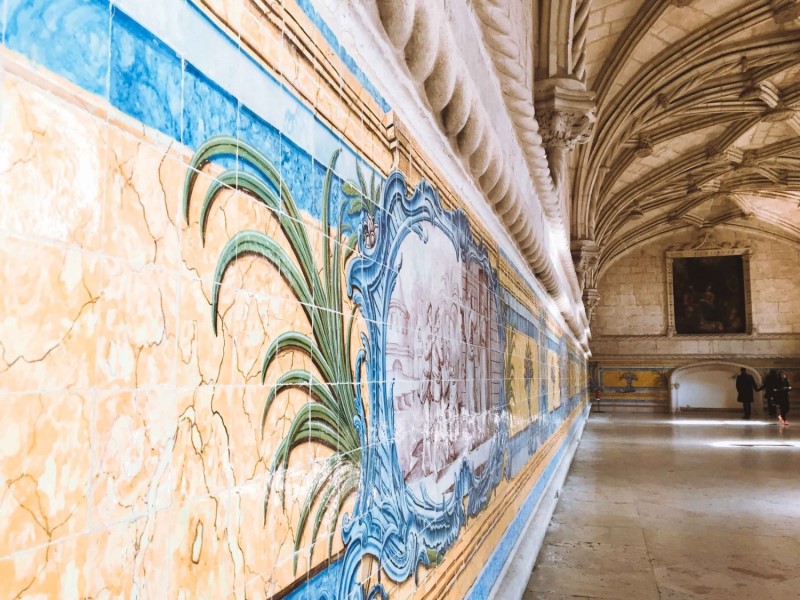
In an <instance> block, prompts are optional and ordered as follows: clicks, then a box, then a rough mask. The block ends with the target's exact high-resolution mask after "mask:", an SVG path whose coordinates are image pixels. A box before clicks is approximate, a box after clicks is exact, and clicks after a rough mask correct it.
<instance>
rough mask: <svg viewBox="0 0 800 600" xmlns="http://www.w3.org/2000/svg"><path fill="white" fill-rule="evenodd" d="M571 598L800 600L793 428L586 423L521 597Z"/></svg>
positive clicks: (600, 417) (798, 437)
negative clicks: (523, 594)
mask: <svg viewBox="0 0 800 600" xmlns="http://www.w3.org/2000/svg"><path fill="white" fill-rule="evenodd" d="M797 416H798V418H799V419H800V415H797ZM790 418H791V415H790ZM575 598H582V599H587V598H589V599H591V598H614V599H620V600H628V599H631V600H649V599H651V598H652V599H659V598H660V599H664V600H666V599H669V600H684V599H688V598H712V599H719V600H723V599H724V600H735V599H747V600H762V599H763V600H783V599H786V600H789V599H792V600H797V599H800V420H798V421H797V424H796V425H794V424H792V425H790V426H789V427H786V428H785V429H783V430H781V428H780V427H779V425H778V424H777V423H774V422H771V421H769V422H768V421H759V420H753V421H743V420H739V419H733V418H729V417H711V418H708V417H699V416H691V417H682V416H680V415H678V416H675V417H671V416H667V415H664V416H660V415H658V416H653V415H649V416H637V415H620V414H615V415H604V414H592V415H591V417H590V419H589V422H588V423H587V425H586V430H585V432H584V434H583V439H582V440H581V442H580V445H579V446H578V450H577V453H576V455H575V460H574V462H573V464H572V467H571V470H570V472H569V475H568V477H567V480H566V483H565V484H564V488H563V490H562V491H561V494H560V499H559V502H558V505H557V507H556V511H555V513H554V515H553V519H552V521H551V523H550V527H549V529H548V531H547V535H546V537H545V539H544V544H543V546H542V549H541V551H540V553H539V558H538V560H537V562H536V566H535V567H534V570H533V573H532V574H531V578H530V580H529V582H528V589H527V592H526V594H525V596H524V599H525V600H534V599H535V600H567V599H575Z"/></svg>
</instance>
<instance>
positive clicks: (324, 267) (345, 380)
mask: <svg viewBox="0 0 800 600" xmlns="http://www.w3.org/2000/svg"><path fill="white" fill-rule="evenodd" d="M338 155H339V151H336V152H335V153H334V155H333V156H332V157H331V160H330V163H329V165H328V169H327V172H326V175H325V181H324V185H323V189H322V198H321V207H322V218H321V221H322V224H323V225H324V227H325V231H326V232H327V233H329V234H330V236H329V237H324V238H323V240H324V241H323V243H322V256H321V263H319V264H318V262H317V261H318V257H317V256H315V253H314V250H313V248H312V245H311V243H310V241H309V237H308V232H307V230H306V226H305V225H304V224H303V221H302V218H301V215H300V213H299V211H298V209H297V206H296V204H295V201H294V198H293V196H292V193H291V190H289V189H288V187H287V186H286V183H285V182H284V180H283V179H282V178H281V176H280V173H279V171H278V170H277V169H276V168H275V166H274V165H273V164H272V163H271V162H270V161H269V160H268V159H267V157H266V156H264V155H263V154H262V153H261V152H260V151H259V150H258V149H256V148H254V147H253V146H251V145H249V144H247V143H246V142H244V141H242V140H239V139H236V138H232V137H229V136H216V137H212V138H210V139H209V140H208V141H206V142H205V143H204V144H203V145H202V146H201V147H200V148H199V149H198V150H197V152H196V153H195V155H194V157H193V158H192V162H191V164H190V167H189V170H188V172H187V176H186V180H185V183H184V188H183V197H182V210H183V215H184V218H185V219H186V220H187V222H188V215H189V203H190V199H191V197H192V192H193V190H194V187H195V183H196V181H197V175H198V172H199V171H201V170H202V169H203V168H204V167H205V166H206V165H207V164H208V163H210V162H213V161H216V160H217V159H220V158H225V157H231V156H236V157H238V160H237V161H236V162H237V166H236V167H234V168H231V169H228V170H226V171H224V172H223V173H221V174H219V175H217V176H216V179H215V181H214V182H213V183H212V185H211V186H210V187H209V188H208V190H207V191H206V193H205V197H204V198H203V204H202V207H201V209H200V222H199V228H200V235H201V239H202V240H203V243H205V233H206V228H207V226H208V216H209V212H210V209H211V207H212V205H213V204H214V202H215V200H216V199H217V198H218V197H219V195H220V193H221V192H222V191H223V190H225V189H226V188H232V189H236V190H239V191H240V192H243V193H245V194H247V195H249V196H250V197H251V198H252V199H253V201H254V202H257V203H259V204H262V205H263V206H265V207H266V208H267V209H269V210H270V211H271V212H272V213H273V215H274V216H275V218H276V219H277V220H278V222H279V225H280V229H281V231H282V233H283V234H284V236H285V238H286V240H287V241H288V245H289V247H290V252H287V251H286V250H285V249H284V248H283V247H281V245H280V244H279V243H278V242H276V240H274V239H273V238H271V237H270V236H268V235H267V234H265V233H263V232H261V231H252V230H245V231H239V232H237V233H236V234H235V235H234V236H233V237H232V238H231V239H230V240H229V241H228V243H227V244H226V245H225V247H224V248H223V250H222V252H221V253H220V256H219V259H218V261H217V265H216V270H215V273H214V285H213V290H212V301H211V322H212V327H213V330H214V333H215V334H217V323H218V320H219V319H220V316H219V290H220V285H221V283H222V281H223V279H224V277H225V273H226V271H227V270H228V268H229V267H230V266H231V265H232V264H234V263H235V262H236V261H237V260H238V259H239V258H241V257H243V256H245V255H251V256H252V255H255V256H258V257H260V258H263V259H264V260H266V261H268V262H269V263H271V264H272V265H273V266H274V267H275V268H276V269H277V271H278V272H279V273H280V275H281V277H283V279H284V280H285V282H286V284H287V285H288V286H289V288H290V289H291V291H292V293H293V294H294V296H295V298H296V299H297V300H298V302H300V303H301V306H302V308H303V311H304V313H305V316H306V318H307V320H308V323H309V325H310V328H311V334H310V335H307V334H305V333H300V332H297V331H287V332H285V333H283V334H281V335H279V336H277V337H276V338H275V339H274V340H272V342H271V343H270V345H269V347H268V349H267V351H266V353H265V355H264V358H263V363H262V367H261V381H262V383H263V382H264V381H265V379H266V376H267V372H268V370H269V369H270V367H271V366H272V365H273V364H275V362H276V360H277V359H278V358H279V357H280V356H282V355H283V354H285V353H288V352H291V353H294V354H298V353H299V354H300V355H304V356H305V357H306V358H307V359H308V362H309V363H310V364H311V365H313V370H312V369H308V368H295V369H290V370H288V371H286V372H284V373H281V374H280V376H279V377H278V378H277V380H276V381H275V385H274V386H273V387H272V388H271V389H270V391H269V392H268V393H267V394H266V398H265V400H264V406H263V411H262V416H261V428H262V434H263V433H264V432H265V430H266V429H267V428H268V427H269V415H270V411H271V409H272V408H273V406H274V405H275V404H276V403H278V402H280V401H281V399H282V396H283V395H284V394H285V393H286V392H287V391H289V390H292V389H303V390H304V391H306V392H307V394H308V401H307V402H306V403H305V404H303V406H302V407H301V408H300V410H299V411H298V412H297V414H296V415H295V417H294V419H293V420H292V422H291V424H290V426H289V429H288V432H287V433H286V434H285V435H284V437H283V439H282V440H281V442H280V444H279V446H278V448H277V450H276V452H275V455H274V457H273V459H272V462H271V467H270V484H269V486H268V489H267V492H266V497H265V498H264V518H265V520H266V515H267V509H268V507H269V503H270V497H271V495H272V493H271V492H272V491H275V492H276V494H277V496H278V498H279V499H280V502H281V503H282V504H283V501H284V489H283V478H282V476H283V475H284V474H285V472H286V469H287V467H288V464H289V458H290V455H291V453H292V451H293V450H294V449H295V448H297V447H299V446H301V445H303V444H307V443H312V442H313V443H316V444H321V445H322V446H325V447H327V448H329V449H330V450H332V451H333V454H332V455H331V456H330V457H329V458H328V459H327V460H326V461H325V462H324V464H323V466H322V468H321V469H320V470H319V471H318V472H317V473H316V475H315V476H314V479H313V481H312V482H311V485H310V487H309V491H308V492H307V494H306V497H305V499H304V501H303V504H302V506H301V510H300V517H299V521H298V523H297V526H296V528H295V539H294V549H295V553H294V554H295V558H294V570H295V572H296V570H297V557H298V550H299V548H300V545H301V542H302V539H303V536H304V535H305V533H306V532H307V530H308V528H309V527H310V528H311V546H310V548H309V557H310V555H311V553H312V552H313V550H314V546H315V544H316V543H317V538H318V535H319V531H320V527H321V525H322V523H323V520H324V518H325V515H326V514H328V515H329V523H330V527H329V535H328V553H329V555H330V553H331V551H332V544H333V539H334V538H333V534H334V532H335V530H336V527H337V523H338V521H339V516H340V514H341V511H342V508H343V506H344V504H345V502H346V501H347V499H348V498H349V497H350V496H352V495H353V494H354V493H355V492H356V491H357V490H358V487H359V483H360V479H361V448H362V443H363V439H362V437H361V435H364V436H365V435H366V433H364V432H362V433H361V434H360V433H359V431H358V430H357V428H356V426H355V420H356V419H355V417H356V414H357V412H358V411H359V410H361V412H362V413H363V407H361V408H360V409H359V407H357V405H356V403H357V402H358V401H359V400H358V399H357V398H358V397H357V394H356V384H355V383H354V382H355V381H356V379H355V377H354V369H353V366H352V361H351V356H352V355H351V339H352V337H353V327H354V322H355V318H356V317H355V309H352V310H349V311H347V315H345V305H344V301H343V285H342V283H343V282H342V277H343V274H344V272H345V265H346V264H347V262H348V260H349V259H350V258H351V257H352V256H353V254H354V251H355V247H356V243H357V240H358V233H357V232H354V231H353V230H352V228H351V227H349V226H348V225H347V224H346V223H345V222H344V215H345V211H348V213H349V214H358V213H360V212H362V211H363V212H365V213H367V214H372V213H374V207H375V203H376V202H377V199H378V198H379V196H380V186H377V187H376V186H375V182H374V175H373V180H372V182H371V185H370V186H369V187H368V186H367V185H366V180H365V179H364V177H363V173H362V172H361V170H360V169H359V170H358V177H359V186H357V185H356V184H354V183H352V182H346V183H345V184H344V185H343V186H342V188H343V190H342V191H343V192H344V194H345V196H347V197H348V201H347V202H344V203H343V204H342V206H341V207H339V210H338V215H337V217H336V221H335V225H336V229H335V230H332V229H331V227H332V225H333V223H332V220H333V219H332V217H331V186H332V184H333V181H334V179H333V170H334V168H335V165H336V160H337V158H338ZM245 164H246V165H249V168H244V167H245ZM359 187H360V189H359ZM370 211H372V213H371V212H370ZM276 476H277V477H276Z"/></svg>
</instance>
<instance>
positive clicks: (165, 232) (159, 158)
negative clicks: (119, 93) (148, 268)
mask: <svg viewBox="0 0 800 600" xmlns="http://www.w3.org/2000/svg"><path fill="white" fill-rule="evenodd" d="M107 154H108V156H107V159H106V160H107V163H108V169H109V171H108V178H107V183H106V198H105V203H104V209H103V232H102V242H101V250H102V252H103V253H104V254H107V255H108V256H113V257H116V258H119V259H122V260H125V261H127V262H130V263H133V264H135V265H157V266H158V267H160V268H161V269H164V270H170V271H173V272H174V271H176V269H177V268H178V266H179V265H180V264H181V254H180V250H181V247H180V240H179V236H178V232H179V231H180V227H179V226H178V225H179V218H180V216H179V212H180V202H179V198H180V191H181V188H182V186H183V181H184V177H185V173H186V166H185V165H184V164H183V162H181V160H180V159H179V157H177V153H172V154H174V155H175V156H172V155H171V154H170V153H164V151H163V149H161V148H158V147H155V146H153V145H152V144H151V143H149V142H148V141H147V140H145V139H142V138H141V137H139V136H134V135H132V134H130V133H128V132H125V131H121V130H120V129H118V128H116V127H110V128H109V135H108V149H107Z"/></svg>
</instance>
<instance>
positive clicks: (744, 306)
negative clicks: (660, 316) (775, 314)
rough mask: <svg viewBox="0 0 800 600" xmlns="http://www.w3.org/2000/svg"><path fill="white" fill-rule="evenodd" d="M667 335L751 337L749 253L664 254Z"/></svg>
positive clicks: (732, 250) (736, 250)
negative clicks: (667, 312) (667, 310)
mask: <svg viewBox="0 0 800 600" xmlns="http://www.w3.org/2000/svg"><path fill="white" fill-rule="evenodd" d="M667 304H668V306H669V328H668V334H669V335H735V334H740V335H741V334H749V333H750V332H751V320H752V319H751V317H752V314H751V305H750V251H749V249H746V248H744V249H743V248H720V249H714V250H679V251H669V252H667Z"/></svg>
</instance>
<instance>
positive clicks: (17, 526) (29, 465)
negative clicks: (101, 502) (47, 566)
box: [0, 393, 91, 557]
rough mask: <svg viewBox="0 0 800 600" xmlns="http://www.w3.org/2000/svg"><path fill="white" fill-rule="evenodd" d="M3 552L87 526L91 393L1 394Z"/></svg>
mask: <svg viewBox="0 0 800 600" xmlns="http://www.w3.org/2000/svg"><path fill="white" fill-rule="evenodd" d="M0 403H1V404H0V405H2V407H3V410H4V413H5V415H6V418H5V419H3V420H2V421H1V422H0V473H2V481H1V482H0V523H2V524H3V526H2V529H3V535H2V536H0V557H5V556H8V555H10V554H12V553H14V552H20V551H23V550H27V549H30V548H34V547H39V546H42V545H46V544H50V543H52V542H54V541H57V540H60V539H64V538H66V537H70V536H75V535H76V534H78V533H80V532H82V531H85V530H86V528H87V526H88V522H87V515H88V502H87V494H88V491H89V476H90V467H91V446H90V422H91V396H90V395H89V394H62V393H55V394H38V395H26V394H19V395H14V396H3V397H2V398H0Z"/></svg>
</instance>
